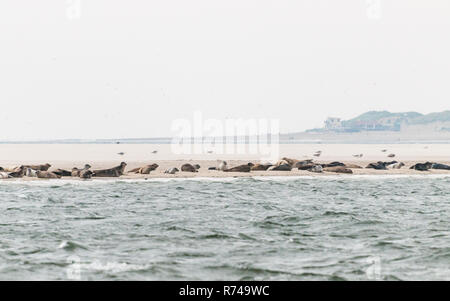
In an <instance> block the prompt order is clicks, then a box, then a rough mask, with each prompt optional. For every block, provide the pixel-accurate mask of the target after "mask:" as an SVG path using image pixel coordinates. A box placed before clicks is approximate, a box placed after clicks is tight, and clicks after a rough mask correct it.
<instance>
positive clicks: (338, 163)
mask: <svg viewBox="0 0 450 301" xmlns="http://www.w3.org/2000/svg"><path fill="white" fill-rule="evenodd" d="M336 166H342V167H344V166H345V164H344V163H342V162H337V161H334V162H331V163H327V164H322V167H323V168H327V167H336Z"/></svg>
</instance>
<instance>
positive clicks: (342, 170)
mask: <svg viewBox="0 0 450 301" xmlns="http://www.w3.org/2000/svg"><path fill="white" fill-rule="evenodd" d="M323 171H328V172H337V173H353V171H352V170H351V169H348V168H345V167H342V166H334V167H326V168H324V169H323Z"/></svg>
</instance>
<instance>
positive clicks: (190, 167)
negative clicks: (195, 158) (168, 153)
mask: <svg viewBox="0 0 450 301" xmlns="http://www.w3.org/2000/svg"><path fill="white" fill-rule="evenodd" d="M181 171H186V172H198V170H197V169H196V168H195V167H194V166H193V165H191V164H189V163H186V164H183V165H181Z"/></svg>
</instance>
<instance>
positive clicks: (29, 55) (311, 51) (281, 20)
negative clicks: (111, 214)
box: [0, 0, 450, 140]
mask: <svg viewBox="0 0 450 301" xmlns="http://www.w3.org/2000/svg"><path fill="white" fill-rule="evenodd" d="M78 2H81V6H80V7H78V5H77V3H78ZM79 8H81V9H79ZM449 23H450V1H448V0H429V1H423V0H380V1H377V0H341V1H336V0H308V1H299V0H273V1H267V0H222V1H216V0H202V1H200V0H189V1H186V0H164V1H163V0H161V1H156V0H155V1H148V0H127V1H125V0H120V1H119V0H81V1H77V0H73V1H63V0H40V1H35V0H27V1H26V0H2V1H1V2H0V120H1V122H2V127H1V129H0V140H10V139H13V140H22V139H58V138H121V137H158V136H170V135H172V134H173V133H172V132H171V125H172V122H173V120H174V119H176V118H188V119H191V118H193V112H194V111H196V110H200V111H201V112H202V113H203V116H204V117H205V118H218V119H224V118H279V119H280V127H281V131H282V132H292V131H301V130H305V129H308V128H313V127H318V126H322V124H323V121H324V119H325V118H326V117H328V116H333V117H342V118H351V117H354V116H355V115H358V114H360V113H363V112H365V111H367V110H390V111H412V110H414V111H419V112H422V113H429V112H433V111H441V110H446V109H450V105H449V103H450V83H449V79H450V55H449V54H450V34H449V28H450V24H449Z"/></svg>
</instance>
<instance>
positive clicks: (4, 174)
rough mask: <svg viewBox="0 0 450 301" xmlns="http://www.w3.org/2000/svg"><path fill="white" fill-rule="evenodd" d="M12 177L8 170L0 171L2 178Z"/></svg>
mask: <svg viewBox="0 0 450 301" xmlns="http://www.w3.org/2000/svg"><path fill="white" fill-rule="evenodd" d="M9 178H11V177H10V176H9V174H8V173H7V172H4V171H0V179H9Z"/></svg>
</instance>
